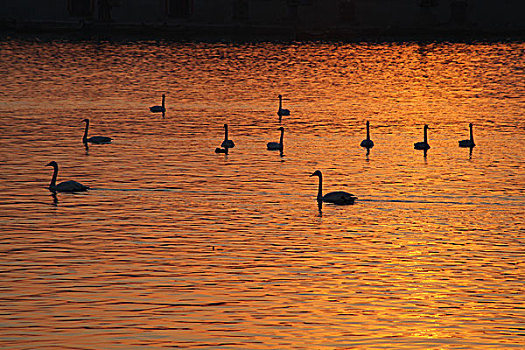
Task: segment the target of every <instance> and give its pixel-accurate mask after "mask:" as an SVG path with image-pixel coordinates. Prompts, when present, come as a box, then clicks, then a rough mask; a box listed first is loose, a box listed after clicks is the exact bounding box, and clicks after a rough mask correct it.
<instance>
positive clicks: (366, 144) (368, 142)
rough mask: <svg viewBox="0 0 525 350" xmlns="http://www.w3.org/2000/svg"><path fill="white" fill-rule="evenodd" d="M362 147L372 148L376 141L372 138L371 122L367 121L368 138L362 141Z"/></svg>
mask: <svg viewBox="0 0 525 350" xmlns="http://www.w3.org/2000/svg"><path fill="white" fill-rule="evenodd" d="M361 147H365V148H372V147H374V141H372V140H370V122H369V121H367V122H366V139H365V140H363V141H361Z"/></svg>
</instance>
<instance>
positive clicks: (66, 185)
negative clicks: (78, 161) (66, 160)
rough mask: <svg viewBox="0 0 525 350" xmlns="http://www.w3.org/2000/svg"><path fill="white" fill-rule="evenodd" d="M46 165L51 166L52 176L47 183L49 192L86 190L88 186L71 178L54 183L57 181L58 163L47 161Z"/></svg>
mask: <svg viewBox="0 0 525 350" xmlns="http://www.w3.org/2000/svg"><path fill="white" fill-rule="evenodd" d="M46 166H52V167H53V177H52V178H51V183H50V184H49V190H50V191H51V192H82V191H87V190H88V188H89V187H88V186H85V185H82V184H81V183H78V182H76V181H73V180H69V181H64V182H61V183H59V184H58V185H57V184H56V181H57V175H58V164H57V162H55V161H51V162H49V163H48V164H47V165H46Z"/></svg>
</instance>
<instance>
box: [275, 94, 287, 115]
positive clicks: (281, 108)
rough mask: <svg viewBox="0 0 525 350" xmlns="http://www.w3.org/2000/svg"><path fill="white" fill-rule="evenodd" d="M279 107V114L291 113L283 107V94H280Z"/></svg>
mask: <svg viewBox="0 0 525 350" xmlns="http://www.w3.org/2000/svg"><path fill="white" fill-rule="evenodd" d="M278 97H279V109H278V110H277V115H278V116H279V117H280V116H283V115H290V110H289V109H286V108H283V96H282V95H279V96H278Z"/></svg>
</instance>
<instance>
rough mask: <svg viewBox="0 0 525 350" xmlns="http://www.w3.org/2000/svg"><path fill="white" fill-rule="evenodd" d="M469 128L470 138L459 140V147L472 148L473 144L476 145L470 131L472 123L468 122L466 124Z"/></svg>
mask: <svg viewBox="0 0 525 350" xmlns="http://www.w3.org/2000/svg"><path fill="white" fill-rule="evenodd" d="M468 127H469V129H470V139H468V140H461V141H459V147H469V148H472V147H474V146H476V144H475V143H474V135H473V133H472V123H470V124H469V125H468Z"/></svg>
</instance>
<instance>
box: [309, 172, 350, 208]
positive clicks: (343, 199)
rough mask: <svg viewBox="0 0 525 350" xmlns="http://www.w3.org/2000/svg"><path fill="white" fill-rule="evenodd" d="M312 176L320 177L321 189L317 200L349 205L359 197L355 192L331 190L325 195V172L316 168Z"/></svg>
mask: <svg viewBox="0 0 525 350" xmlns="http://www.w3.org/2000/svg"><path fill="white" fill-rule="evenodd" d="M310 176H318V177H319V189H318V191H317V201H319V202H326V203H333V204H339V205H347V204H354V202H355V200H356V199H357V197H356V196H354V195H353V194H350V193H348V192H344V191H336V192H330V193H327V194H325V195H324V196H323V174H322V173H321V171H320V170H316V171H315V172H314V173H313V174H312V175H310Z"/></svg>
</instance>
